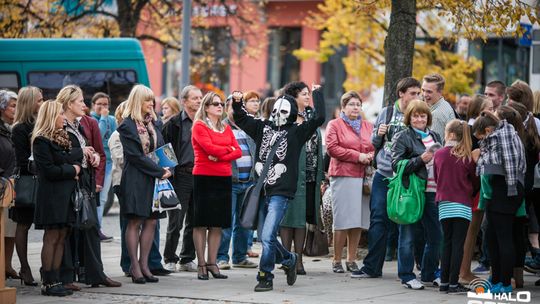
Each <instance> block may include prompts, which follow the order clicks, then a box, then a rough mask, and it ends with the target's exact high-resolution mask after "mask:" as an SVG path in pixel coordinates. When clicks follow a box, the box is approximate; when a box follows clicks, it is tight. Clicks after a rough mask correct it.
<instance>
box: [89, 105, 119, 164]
mask: <svg viewBox="0 0 540 304" xmlns="http://www.w3.org/2000/svg"><path fill="white" fill-rule="evenodd" d="M90 115H91V116H92V117H93V118H94V119H95V120H97V122H98V125H99V133H100V134H101V141H102V142H103V149H104V150H105V156H106V157H107V163H112V158H111V150H110V149H109V138H111V134H112V133H113V132H114V131H116V127H117V125H116V119H114V116H112V115H109V116H107V117H103V116H101V115H99V114H97V113H96V112H92V113H90Z"/></svg>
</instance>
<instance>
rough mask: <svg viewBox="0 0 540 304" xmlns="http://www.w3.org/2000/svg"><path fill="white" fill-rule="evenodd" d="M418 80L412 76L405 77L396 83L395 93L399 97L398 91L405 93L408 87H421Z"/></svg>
mask: <svg viewBox="0 0 540 304" xmlns="http://www.w3.org/2000/svg"><path fill="white" fill-rule="evenodd" d="M421 87H422V85H421V84H420V81H418V80H417V79H416V78H413V77H405V78H402V79H401V80H400V81H398V83H397V85H396V94H397V95H398V97H399V92H401V93H405V92H407V90H408V89H409V88H421Z"/></svg>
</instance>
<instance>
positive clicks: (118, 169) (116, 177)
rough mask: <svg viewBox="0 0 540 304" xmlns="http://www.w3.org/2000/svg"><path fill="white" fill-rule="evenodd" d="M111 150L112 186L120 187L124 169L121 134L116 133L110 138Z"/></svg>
mask: <svg viewBox="0 0 540 304" xmlns="http://www.w3.org/2000/svg"><path fill="white" fill-rule="evenodd" d="M109 149H110V150H111V158H112V161H113V165H112V186H113V187H114V186H118V185H120V181H121V180H122V168H123V167H124V150H123V148H122V143H121V142H120V134H119V133H118V131H114V132H113V133H112V134H111V137H110V138H109Z"/></svg>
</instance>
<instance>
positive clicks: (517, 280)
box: [513, 267, 524, 289]
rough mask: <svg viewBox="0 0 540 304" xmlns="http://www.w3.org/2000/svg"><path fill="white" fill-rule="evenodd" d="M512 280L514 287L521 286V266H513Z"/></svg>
mask: <svg viewBox="0 0 540 304" xmlns="http://www.w3.org/2000/svg"><path fill="white" fill-rule="evenodd" d="M513 277H514V282H515V285H516V289H518V288H523V284H524V282H523V268H522V267H515V268H514V275H513Z"/></svg>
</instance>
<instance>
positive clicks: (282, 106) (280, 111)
mask: <svg viewBox="0 0 540 304" xmlns="http://www.w3.org/2000/svg"><path fill="white" fill-rule="evenodd" d="M290 115H291V102H290V101H289V100H287V99H286V98H285V97H284V96H282V97H280V98H278V100H276V103H275V104H274V109H273V110H272V114H271V115H270V120H271V121H273V122H274V124H275V125H276V126H278V127H280V126H283V125H285V124H286V123H287V120H288V119H289V116H290Z"/></svg>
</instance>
